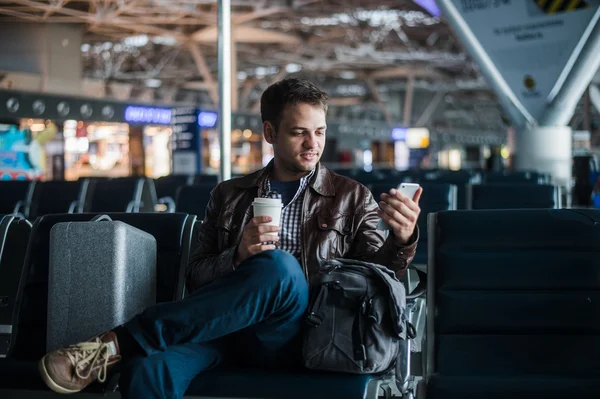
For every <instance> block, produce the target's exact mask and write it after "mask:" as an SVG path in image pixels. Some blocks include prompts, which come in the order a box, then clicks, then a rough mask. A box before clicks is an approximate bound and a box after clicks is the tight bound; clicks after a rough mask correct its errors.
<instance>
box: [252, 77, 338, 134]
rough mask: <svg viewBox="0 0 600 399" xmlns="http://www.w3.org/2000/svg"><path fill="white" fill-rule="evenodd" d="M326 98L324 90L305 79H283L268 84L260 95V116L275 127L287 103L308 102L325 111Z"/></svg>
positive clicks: (277, 125) (277, 126)
mask: <svg viewBox="0 0 600 399" xmlns="http://www.w3.org/2000/svg"><path fill="white" fill-rule="evenodd" d="M327 98H328V97H327V94H325V92H323V91H321V90H320V89H319V88H318V87H317V86H316V85H315V84H314V83H312V82H310V81H308V80H306V79H300V78H288V79H283V80H280V81H279V82H277V83H274V84H272V85H271V86H269V87H268V88H267V90H265V92H264V93H263V94H262V96H261V97H260V116H261V118H262V121H263V122H267V121H268V122H271V124H272V125H273V126H274V127H275V129H277V128H279V123H280V122H281V115H282V114H283V110H284V109H285V107H286V106H287V105H296V104H310V105H314V106H319V107H321V108H322V109H323V111H325V113H327Z"/></svg>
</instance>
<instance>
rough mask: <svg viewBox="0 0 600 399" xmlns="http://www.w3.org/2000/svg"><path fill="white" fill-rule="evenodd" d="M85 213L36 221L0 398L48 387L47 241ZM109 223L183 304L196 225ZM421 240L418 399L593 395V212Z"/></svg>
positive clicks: (355, 393)
mask: <svg viewBox="0 0 600 399" xmlns="http://www.w3.org/2000/svg"><path fill="white" fill-rule="evenodd" d="M92 216H94V215H88V214H71V215H51V216H45V217H43V218H40V219H38V220H37V221H36V222H35V223H34V225H33V229H32V230H31V237H30V240H29V244H28V249H27V256H26V260H25V265H24V269H23V272H22V278H21V285H20V288H19V293H18V297H17V312H16V313H15V315H16V317H15V318H14V320H15V321H16V326H15V329H14V331H13V334H12V335H13V337H15V340H14V341H13V345H12V346H11V351H10V353H9V355H8V357H7V358H6V359H0V387H2V388H0V396H2V397H24V396H18V392H19V390H20V389H23V388H24V387H26V388H27V389H29V390H35V389H45V388H44V386H43V383H42V382H41V380H40V379H39V377H38V376H37V371H36V369H35V361H36V360H37V359H39V357H40V356H41V355H43V353H44V346H45V331H46V324H45V323H46V317H47V313H46V312H47V310H46V306H45V305H46V296H47V285H48V254H49V232H50V229H51V228H52V226H53V225H55V224H56V223H58V222H64V221H84V220H90V219H91V218H92ZM110 216H111V217H112V218H113V220H121V221H124V222H126V223H129V224H131V225H133V226H136V227H138V228H141V229H143V230H146V231H148V232H150V233H151V234H153V235H154V236H155V237H156V239H157V244H158V250H159V258H158V273H159V275H160V277H159V278H158V280H157V281H158V284H159V286H157V292H158V298H159V299H158V300H159V301H171V300H176V299H179V298H181V297H182V296H183V286H182V270H183V267H184V265H185V263H187V259H186V257H187V256H188V254H189V245H190V240H191V238H190V237H191V229H192V224H193V223H194V220H195V219H194V218H193V216H189V215H184V214H114V215H110ZM3 220H4V219H3ZM428 235H429V245H430V248H431V253H432V256H430V258H429V262H428V263H429V264H428V286H427V318H428V320H427V331H426V335H425V337H426V338H425V343H424V344H425V345H424V347H425V348H426V353H425V355H426V361H425V363H424V370H423V375H424V376H425V379H424V380H423V381H422V383H421V384H420V386H419V390H418V392H417V394H418V396H417V397H419V398H423V399H455V398H456V399H459V398H460V399H464V398H480V397H491V398H493V399H509V398H511V399H512V398H515V397H527V398H531V399H537V398H544V399H558V398H561V399H562V398H564V397H577V398H583V399H587V398H590V399H591V398H597V397H598V394H599V393H600V376H599V375H598V370H599V369H600V352H599V349H598V348H600V324H599V320H600V318H599V317H598V315H600V308H599V307H598V303H599V302H600V301H599V299H600V297H599V293H600V278H599V276H600V258H599V257H598V256H597V254H598V252H600V211H598V210H576V209H572V210H571V209H570V210H564V209H563V210H485V211H452V212H447V211H444V212H439V213H433V214H431V215H430V216H429V234H428ZM161 254H162V255H161ZM1 265H2V267H4V265H5V261H4V258H2V263H1ZM373 381H378V379H377V378H371V377H369V376H353V375H340V374H329V373H315V372H308V371H307V372H297V373H291V372H287V373H284V372H276V373H269V372H258V371H257V372H254V371H240V370H232V371H212V372H207V373H204V374H203V375H201V376H199V377H198V378H197V379H196V380H195V381H194V383H193V384H192V387H191V388H190V391H189V392H188V395H194V394H195V393H199V392H202V394H203V395H207V396H213V397H245V398H257V397H262V398H277V397H286V398H304V397H314V398H325V397H328V398H331V397H345V398H359V397H360V398H364V397H374V396H367V395H368V394H369V393H370V391H369V390H370V389H373V387H374V386H375V387H376V385H373V384H372V382H373ZM370 384H371V385H370ZM99 389H100V388H99V387H96V390H97V391H96V392H100V391H99ZM5 395H6V396H5ZM76 396H77V395H76Z"/></svg>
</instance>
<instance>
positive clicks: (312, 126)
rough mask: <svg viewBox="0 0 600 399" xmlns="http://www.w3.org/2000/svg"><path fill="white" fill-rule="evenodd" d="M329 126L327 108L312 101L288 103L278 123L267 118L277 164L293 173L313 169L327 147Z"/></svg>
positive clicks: (266, 129) (267, 126) (266, 126)
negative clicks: (272, 123) (276, 124)
mask: <svg viewBox="0 0 600 399" xmlns="http://www.w3.org/2000/svg"><path fill="white" fill-rule="evenodd" d="M326 129H327V124H326V122H325V111H324V110H323V109H322V108H321V107H320V106H318V105H311V104H302V103H300V104H296V105H288V106H286V107H285V108H284V110H283V113H282V117H281V122H280V123H279V127H277V126H272V125H271V124H270V123H269V122H265V124H264V131H265V139H266V140H267V142H268V143H269V144H273V151H274V153H275V166H276V168H278V169H281V172H282V173H284V174H286V175H290V176H301V175H305V174H306V173H307V172H310V171H311V170H313V169H314V168H315V166H316V165H317V163H318V162H319V160H320V159H321V155H322V154H323V150H324V149H325V130H326Z"/></svg>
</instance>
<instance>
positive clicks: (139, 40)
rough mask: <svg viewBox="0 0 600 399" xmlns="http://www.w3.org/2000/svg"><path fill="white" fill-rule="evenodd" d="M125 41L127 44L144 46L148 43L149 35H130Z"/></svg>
mask: <svg viewBox="0 0 600 399" xmlns="http://www.w3.org/2000/svg"><path fill="white" fill-rule="evenodd" d="M123 43H124V44H125V45H126V46H131V47H144V46H145V45H146V44H148V36H147V35H137V36H129V37H126V38H125V39H123Z"/></svg>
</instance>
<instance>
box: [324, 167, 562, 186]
mask: <svg viewBox="0 0 600 399" xmlns="http://www.w3.org/2000/svg"><path fill="white" fill-rule="evenodd" d="M334 171H335V172H336V173H338V174H340V175H342V176H347V177H351V178H353V179H355V180H358V181H360V182H361V183H363V184H367V183H374V182H377V181H381V180H390V179H398V178H402V179H404V181H413V182H414V181H440V182H463V181H469V182H472V183H492V184H497V183H530V184H549V183H551V181H552V178H551V176H550V175H549V174H546V173H540V172H536V171H518V172H517V171H514V172H511V171H504V172H488V171H483V170H456V171H453V170H442V169H409V170H404V171H399V170H395V169H375V170H372V171H370V172H367V171H365V170H362V169H334Z"/></svg>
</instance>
